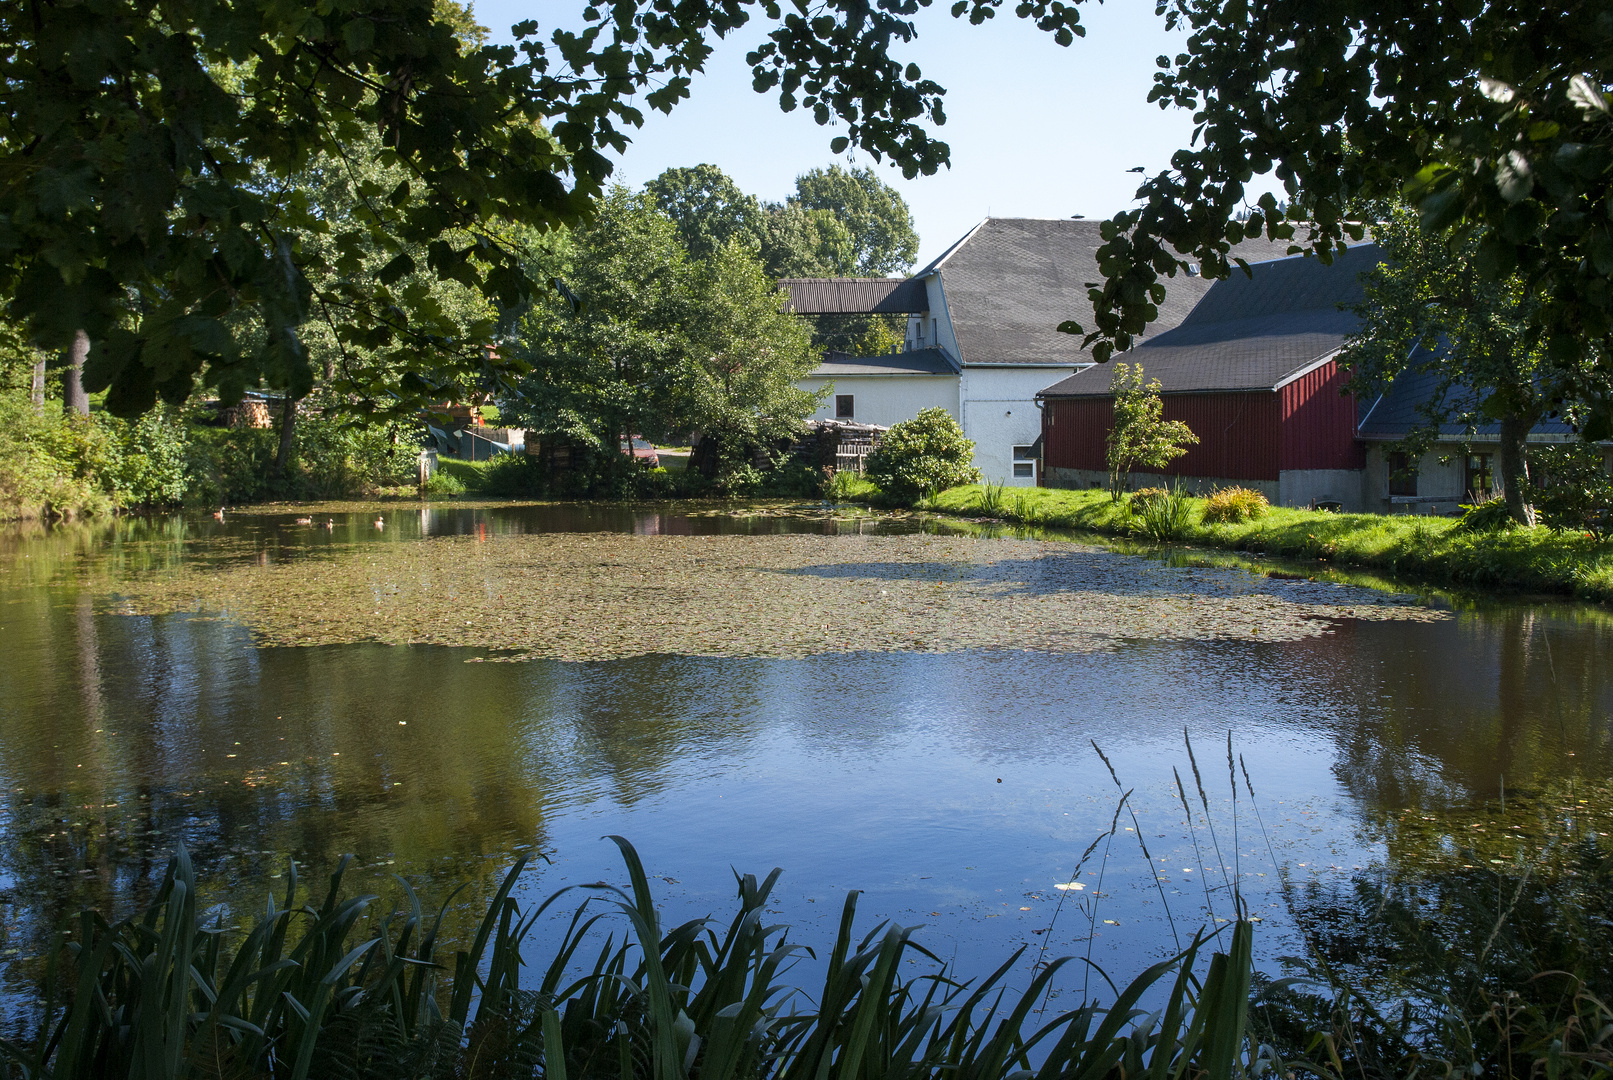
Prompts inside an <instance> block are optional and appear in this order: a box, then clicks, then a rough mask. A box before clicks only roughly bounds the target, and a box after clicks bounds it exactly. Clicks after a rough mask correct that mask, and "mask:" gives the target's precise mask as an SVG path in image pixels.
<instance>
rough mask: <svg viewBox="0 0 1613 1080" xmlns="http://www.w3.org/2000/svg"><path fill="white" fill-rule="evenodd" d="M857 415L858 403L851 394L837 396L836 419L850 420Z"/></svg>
mask: <svg viewBox="0 0 1613 1080" xmlns="http://www.w3.org/2000/svg"><path fill="white" fill-rule="evenodd" d="M856 415H857V401H856V399H855V398H854V397H852V395H850V394H836V395H835V419H837V420H850V419H851V418H852V417H853V416H856Z"/></svg>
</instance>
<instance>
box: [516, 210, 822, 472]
mask: <svg viewBox="0 0 1613 1080" xmlns="http://www.w3.org/2000/svg"><path fill="white" fill-rule="evenodd" d="M554 260H555V261H551V262H550V263H549V264H548V265H547V267H546V270H547V271H549V272H558V273H562V274H564V275H566V276H567V278H568V280H569V281H570V282H571V283H572V287H573V288H574V289H575V290H576V291H577V292H578V293H579V294H580V295H583V296H586V297H587V303H586V304H585V305H584V306H583V307H582V308H581V309H580V310H577V311H574V310H572V309H571V308H570V307H569V306H568V305H566V304H563V303H560V302H558V301H554V302H548V303H539V304H537V305H534V307H533V309H532V311H531V312H530V314H529V315H528V316H527V317H526V318H525V319H524V320H523V321H522V323H521V325H520V327H519V328H518V334H517V339H518V344H517V345H516V346H514V348H515V349H517V350H519V353H520V355H521V357H522V359H523V360H524V361H525V363H526V364H527V365H528V366H529V367H530V369H531V370H530V374H528V376H527V377H526V378H525V379H524V380H523V382H522V383H521V385H520V387H519V393H518V394H517V395H516V396H515V397H514V398H512V399H510V401H509V405H510V406H511V412H512V414H513V415H515V416H516V417H517V418H518V419H519V420H520V422H521V423H523V424H524V425H525V426H527V427H528V429H529V431H530V432H531V435H529V437H537V438H539V439H540V440H542V439H556V440H559V441H562V442H564V443H566V444H568V445H570V446H571V447H573V448H577V449H580V450H589V449H591V450H593V451H595V452H596V453H598V454H600V455H602V457H599V458H598V459H597V460H599V461H601V462H602V463H603V464H604V466H605V468H606V471H608V470H609V469H610V468H612V467H618V466H622V465H624V463H625V462H626V459H625V458H623V457H622V456H621V455H619V454H617V453H616V446H617V444H618V443H619V441H620V440H621V439H624V438H627V437H628V436H630V435H645V436H648V437H651V438H665V437H668V436H679V437H687V436H688V435H689V434H691V433H693V432H699V433H700V435H701V436H702V439H701V444H702V445H701V450H702V455H701V461H702V465H703V466H704V467H705V471H706V473H707V476H708V477H710V478H714V479H716V480H718V482H719V483H726V482H728V481H729V480H730V479H732V474H733V473H734V472H735V471H736V470H740V469H742V468H743V467H744V466H745V465H746V464H747V463H748V461H749V456H748V455H749V453H750V452H751V451H752V450H753V449H754V448H755V447H756V446H757V445H765V444H767V443H769V442H771V441H773V440H775V439H777V438H780V437H784V436H788V435H791V434H793V433H794V431H795V429H796V427H797V426H798V425H799V424H800V422H801V420H802V419H803V418H805V417H806V416H808V415H810V414H811V412H812V410H813V409H814V408H815V407H816V404H817V398H815V397H814V396H813V395H811V394H809V393H806V392H803V391H801V390H798V389H796V387H795V383H796V381H797V380H799V379H801V378H803V377H805V376H806V375H807V374H808V373H809V372H810V371H811V370H812V368H813V367H814V366H815V364H816V358H815V356H814V354H813V352H812V350H811V348H810V338H811V331H810V329H809V328H808V327H807V326H806V325H805V324H804V323H803V322H802V321H801V320H799V319H797V318H795V317H794V316H792V315H789V314H788V313H786V312H784V311H783V310H782V309H781V304H780V297H779V293H778V287H777V283H776V282H774V281H773V280H772V279H771V278H769V277H768V276H767V274H766V273H765V272H764V271H763V269H762V266H761V264H760V263H759V262H758V261H757V259H756V256H755V254H754V252H752V251H751V250H750V249H749V248H747V247H745V246H744V245H742V244H739V243H737V242H730V243H728V244H725V245H724V246H722V247H721V248H718V249H717V250H716V251H715V252H714V253H713V254H712V255H710V256H709V257H708V258H705V259H691V258H690V257H689V256H688V254H687V253H686V251H685V250H684V248H683V246H682V243H681V241H680V234H679V230H678V228H677V226H676V224H675V223H674V222H673V221H672V219H670V218H669V217H668V216H667V215H665V214H663V213H661V212H660V210H659V209H658V208H657V206H656V201H655V198H654V196H652V195H651V194H649V193H648V192H633V191H630V190H628V189H627V188H624V187H617V188H613V189H612V190H611V191H610V192H609V193H607V195H606V196H605V198H604V199H603V201H602V203H601V207H600V211H599V214H598V215H597V217H596V218H595V219H594V220H593V222H592V223H591V224H590V225H588V226H587V227H585V228H581V229H578V230H576V231H575V232H574V233H573V238H572V241H571V243H570V245H568V249H567V250H566V251H564V252H556V253H555V256H554Z"/></svg>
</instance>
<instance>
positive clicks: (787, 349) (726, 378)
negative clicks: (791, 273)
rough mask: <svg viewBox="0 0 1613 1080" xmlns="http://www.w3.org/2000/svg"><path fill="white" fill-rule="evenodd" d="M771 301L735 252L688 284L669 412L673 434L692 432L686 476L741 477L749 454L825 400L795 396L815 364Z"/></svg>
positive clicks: (702, 268) (743, 253)
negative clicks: (692, 471)
mask: <svg viewBox="0 0 1613 1080" xmlns="http://www.w3.org/2000/svg"><path fill="white" fill-rule="evenodd" d="M779 300H780V296H779V290H778V283H777V282H776V281H774V280H773V279H772V278H770V277H769V276H768V275H767V273H766V271H765V270H763V268H762V266H761V264H760V263H759V262H757V260H756V257H755V256H754V255H753V254H751V252H750V251H749V250H747V249H746V248H744V247H741V246H740V245H738V244H734V243H731V244H729V245H728V246H726V247H724V248H722V249H721V250H719V251H718V252H717V253H716V254H715V255H714V256H712V258H710V259H707V260H704V261H702V262H700V263H698V264H697V265H696V266H695V267H694V272H693V274H692V275H691V281H690V290H689V298H688V302H689V311H688V314H687V318H686V320H685V322H684V325H685V327H686V334H687V342H686V345H685V346H684V350H683V357H682V362H681V363H680V365H679V367H678V373H677V377H676V382H675V387H674V395H673V403H672V410H671V411H672V417H673V423H674V424H675V425H676V426H677V427H678V428H679V429H680V430H689V431H697V432H699V433H700V445H699V446H698V447H696V449H695V460H691V462H690V464H691V467H693V466H695V464H696V462H697V461H698V465H699V467H700V469H701V471H702V472H703V473H705V475H706V476H707V477H708V478H710V479H716V480H717V481H718V482H719V484H725V483H731V482H732V481H731V478H732V477H734V476H736V475H737V474H740V473H743V472H744V471H745V470H746V469H748V468H749V466H750V462H751V459H752V458H753V457H754V451H755V449H756V448H757V447H768V446H771V445H773V444H775V443H778V442H781V441H783V440H787V439H789V438H791V437H793V436H794V435H796V434H797V433H798V432H799V431H800V430H801V422H802V421H803V420H805V419H806V418H807V417H808V416H810V415H812V412H813V410H814V409H816V408H817V407H818V403H819V402H820V401H822V400H823V396H824V394H825V393H826V392H827V391H820V392H818V393H815V394H814V393H809V392H807V391H805V390H801V389H798V388H797V387H796V385H795V384H796V382H797V381H799V380H801V379H804V378H806V376H808V375H810V374H811V373H812V369H813V368H814V367H816V366H817V362H818V360H817V355H816V353H815V352H814V350H813V349H812V332H811V330H810V328H809V327H807V326H806V325H804V324H803V323H802V321H801V320H800V319H798V318H796V317H795V316H793V315H791V314H789V313H787V312H785V311H783V310H781V306H780V303H779Z"/></svg>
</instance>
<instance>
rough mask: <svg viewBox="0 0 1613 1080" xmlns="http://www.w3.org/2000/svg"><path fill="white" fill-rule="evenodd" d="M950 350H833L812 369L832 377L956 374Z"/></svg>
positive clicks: (817, 375) (824, 375) (822, 375)
mask: <svg viewBox="0 0 1613 1080" xmlns="http://www.w3.org/2000/svg"><path fill="white" fill-rule="evenodd" d="M957 373H958V369H957V368H956V367H953V365H952V361H951V360H948V359H947V354H946V353H944V352H942V351H941V350H940V349H914V350H912V351H911V352H901V353H887V354H885V355H884V356H849V355H847V354H846V353H836V352H832V353H829V354H827V355H825V356H824V358H823V363H821V364H819V365H818V366H817V367H816V368H813V369H812V374H813V376H814V377H818V378H832V377H834V376H836V375H956V374H957Z"/></svg>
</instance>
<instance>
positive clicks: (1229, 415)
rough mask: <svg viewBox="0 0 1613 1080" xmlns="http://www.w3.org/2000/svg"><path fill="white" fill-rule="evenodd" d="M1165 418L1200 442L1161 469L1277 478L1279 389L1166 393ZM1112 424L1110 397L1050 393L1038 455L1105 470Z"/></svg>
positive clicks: (1062, 464) (1051, 462)
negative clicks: (1178, 422) (1180, 424)
mask: <svg viewBox="0 0 1613 1080" xmlns="http://www.w3.org/2000/svg"><path fill="white" fill-rule="evenodd" d="M1165 419H1167V420H1182V421H1185V422H1186V423H1187V426H1188V427H1189V428H1191V429H1192V430H1193V434H1195V435H1197V436H1198V437H1199V444H1198V445H1197V446H1194V447H1192V448H1191V449H1189V450H1188V452H1187V453H1186V454H1184V455H1182V456H1181V457H1179V458H1177V459H1176V460H1175V461H1173V462H1171V464H1170V465H1169V466H1168V467H1167V468H1166V469H1165V472H1167V473H1168V474H1170V475H1172V476H1209V477H1217V478H1220V479H1224V480H1275V479H1277V470H1278V467H1279V465H1278V423H1277V421H1278V414H1277V395H1276V394H1273V393H1271V392H1269V391H1262V392H1256V393H1234V394H1167V395H1165ZM1113 424H1114V405H1113V403H1112V402H1111V401H1110V400H1109V399H1108V398H1064V399H1060V398H1053V399H1051V400H1049V401H1048V402H1047V404H1046V407H1045V408H1044V409H1043V415H1042V431H1043V436H1044V438H1043V440H1042V460H1043V463H1044V465H1045V466H1046V467H1047V468H1049V469H1093V470H1097V471H1100V472H1101V471H1103V470H1104V469H1106V468H1107V467H1108V466H1107V465H1106V464H1105V463H1104V440H1105V439H1106V438H1107V437H1108V435H1109V429H1110V427H1111V426H1113Z"/></svg>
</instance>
